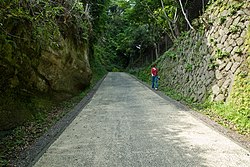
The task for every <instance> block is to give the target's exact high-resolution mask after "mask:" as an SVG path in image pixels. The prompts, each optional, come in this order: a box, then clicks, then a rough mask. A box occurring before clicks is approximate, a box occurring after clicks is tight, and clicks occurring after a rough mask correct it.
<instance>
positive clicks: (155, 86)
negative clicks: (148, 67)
mask: <svg viewBox="0 0 250 167" xmlns="http://www.w3.org/2000/svg"><path fill="white" fill-rule="evenodd" d="M152 88H153V89H154V88H158V77H157V76H152Z"/></svg>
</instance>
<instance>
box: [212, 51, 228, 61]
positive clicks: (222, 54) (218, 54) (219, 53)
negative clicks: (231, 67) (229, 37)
mask: <svg viewBox="0 0 250 167" xmlns="http://www.w3.org/2000/svg"><path fill="white" fill-rule="evenodd" d="M229 55H230V53H228V52H225V51H222V50H221V49H217V50H216V54H215V58H217V59H223V58H225V57H228V56H229Z"/></svg>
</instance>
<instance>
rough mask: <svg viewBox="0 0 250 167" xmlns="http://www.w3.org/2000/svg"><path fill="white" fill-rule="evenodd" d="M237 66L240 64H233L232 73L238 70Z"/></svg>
mask: <svg viewBox="0 0 250 167" xmlns="http://www.w3.org/2000/svg"><path fill="white" fill-rule="evenodd" d="M239 66H240V63H238V62H235V63H234V64H233V66H232V68H231V71H232V73H235V71H236V70H237V69H238V67H239Z"/></svg>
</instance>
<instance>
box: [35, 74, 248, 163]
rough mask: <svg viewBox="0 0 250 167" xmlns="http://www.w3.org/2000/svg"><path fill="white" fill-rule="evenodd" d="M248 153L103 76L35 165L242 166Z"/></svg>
mask: <svg viewBox="0 0 250 167" xmlns="http://www.w3.org/2000/svg"><path fill="white" fill-rule="evenodd" d="M249 154H250V153H249V151H247V150H245V149H243V148H242V147H240V146H239V145H237V144H235V143H234V142H232V141H231V140H229V139H228V138H226V137H225V136H223V135H221V134H219V133H218V132H216V131H214V130H213V129H211V128H209V127H208V126H207V125H205V124H204V123H203V122H201V121H200V120H198V119H196V118H194V117H193V116H191V115H190V113H189V112H187V111H181V110H180V109H178V107H176V106H175V105H174V104H171V102H169V101H167V100H165V99H163V98H161V97H160V96H158V95H157V94H156V93H155V92H154V91H152V90H150V89H149V88H147V87H145V86H144V85H142V84H141V83H140V82H138V81H137V80H135V79H134V78H132V77H131V76H129V75H127V74H125V73H109V74H108V75H107V77H106V78H105V79H104V81H103V83H102V84H101V86H100V88H99V89H98V90H97V92H96V94H95V95H94V97H93V99H92V100H91V102H90V103H89V104H88V105H87V106H86V107H85V108H84V109H83V110H82V111H81V113H80V114H79V115H78V116H77V117H76V119H75V120H74V121H73V122H72V123H71V124H70V125H69V126H68V127H67V128H66V130H65V131H64V132H63V133H62V134H61V135H60V137H59V138H58V139H57V140H56V141H55V142H54V143H53V144H52V145H51V146H50V147H49V148H48V150H47V151H46V152H45V153H44V154H43V155H42V157H41V158H40V159H39V160H38V161H37V163H36V164H35V165H34V166H35V167H63V166H67V167H76V166H81V167H155V166H157V167H188V166H190V167H201V166H213V167H230V166H231V167H247V166H250V156H249Z"/></svg>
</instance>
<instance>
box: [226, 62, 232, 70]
mask: <svg viewBox="0 0 250 167" xmlns="http://www.w3.org/2000/svg"><path fill="white" fill-rule="evenodd" d="M232 65H233V63H232V62H229V63H228V64H227V66H226V68H225V70H226V71H229V70H230V68H231V67H232Z"/></svg>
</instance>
